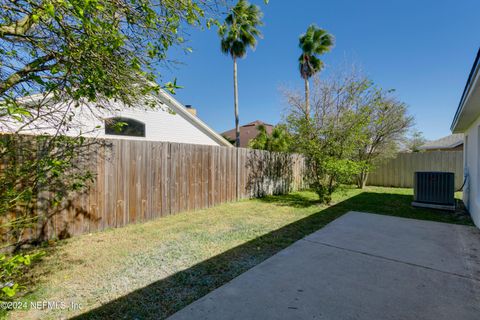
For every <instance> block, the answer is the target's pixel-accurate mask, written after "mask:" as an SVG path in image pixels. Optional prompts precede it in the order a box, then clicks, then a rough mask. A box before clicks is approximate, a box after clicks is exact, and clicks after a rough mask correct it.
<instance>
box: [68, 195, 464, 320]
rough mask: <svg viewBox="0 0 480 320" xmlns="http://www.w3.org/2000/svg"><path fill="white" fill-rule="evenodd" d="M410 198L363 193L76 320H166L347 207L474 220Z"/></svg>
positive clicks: (295, 202) (301, 202) (298, 201)
mask: <svg viewBox="0 0 480 320" xmlns="http://www.w3.org/2000/svg"><path fill="white" fill-rule="evenodd" d="M275 198H276V199H275ZM261 201H266V202H269V203H278V205H288V203H290V205H292V206H307V205H313V204H312V199H308V198H305V197H303V199H302V197H301V196H300V195H295V194H293V195H289V196H281V197H266V198H263V199H261ZM411 201H412V196H408V195H399V194H385V193H373V192H364V193H361V194H359V195H357V196H354V197H351V198H349V199H347V200H345V201H342V202H340V203H338V204H335V205H333V206H330V207H327V208H324V209H322V208H319V211H318V212H316V213H314V214H311V215H310V216H308V217H306V218H303V219H301V220H298V221H296V222H293V223H291V224H289V225H287V226H285V227H282V228H280V229H277V230H275V231H272V232H270V233H268V234H265V235H263V236H260V237H258V238H256V239H253V240H251V241H249V242H246V243H244V244H242V245H240V246H237V247H235V248H233V249H230V250H228V251H226V252H224V253H222V254H220V255H217V256H215V257H212V258H210V259H208V260H205V261H203V262H201V263H199V264H197V265H194V266H193V267H191V268H189V269H186V270H182V271H179V272H177V273H175V274H173V275H171V276H169V277H167V278H165V279H162V280H159V281H157V282H154V283H152V284H150V285H148V286H146V287H143V288H141V289H137V290H135V291H133V292H131V293H129V294H127V295H125V296H123V297H120V298H118V299H115V300H112V301H110V302H108V303H106V304H104V305H102V306H100V307H98V308H96V309H93V310H90V311H87V312H85V313H83V314H81V315H79V316H76V317H75V318H74V319H164V318H166V317H168V316H170V315H172V314H173V313H175V312H176V311H179V310H180V309H182V308H184V307H185V306H187V305H188V304H190V303H192V302H193V301H195V300H197V299H199V298H201V297H202V296H204V295H206V294H207V293H209V292H211V291H212V290H214V289H216V288H218V287H220V286H221V285H223V284H225V283H226V282H228V281H230V280H232V279H233V278H235V277H236V276H238V275H240V274H241V273H243V272H245V271H247V270H248V269H250V268H252V267H254V266H255V265H257V264H259V263H260V262H262V261H264V260H265V259H267V258H269V257H271V256H272V255H274V254H275V253H277V252H279V251H280V250H282V249H284V248H286V247H288V246H289V245H291V244H292V243H294V242H295V241H297V240H300V239H302V238H303V237H305V236H307V235H308V234H310V233H313V232H315V231H317V230H318V229H320V228H322V227H323V226H325V225H326V224H328V223H329V222H331V221H333V220H335V219H337V218H338V217H340V216H341V215H343V214H345V213H347V212H348V211H366V212H372V213H380V214H386V215H392V216H399V217H405V218H417V219H424V220H434V221H441V222H451V223H460V224H471V221H464V220H457V219H456V217H455V216H454V215H452V214H449V213H445V212H439V211H433V210H428V209H417V208H412V207H411V206H410V202H411ZM159 263H161V262H160V261H159Z"/></svg>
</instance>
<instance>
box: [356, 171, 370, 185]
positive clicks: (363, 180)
mask: <svg viewBox="0 0 480 320" xmlns="http://www.w3.org/2000/svg"><path fill="white" fill-rule="evenodd" d="M367 178H368V171H362V172H360V174H359V175H358V179H357V186H358V188H359V189H364V188H365V186H366V185H367Z"/></svg>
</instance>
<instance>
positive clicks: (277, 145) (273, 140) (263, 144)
mask: <svg viewBox="0 0 480 320" xmlns="http://www.w3.org/2000/svg"><path fill="white" fill-rule="evenodd" d="M258 131H259V133H258V135H257V136H256V137H255V138H253V139H252V140H250V142H249V147H250V148H252V149H260V150H267V151H273V152H288V151H289V150H290V144H291V137H290V134H289V132H288V130H287V127H286V126H285V125H277V126H275V127H274V128H273V130H272V133H271V134H268V132H267V129H266V128H265V126H264V125H260V126H258Z"/></svg>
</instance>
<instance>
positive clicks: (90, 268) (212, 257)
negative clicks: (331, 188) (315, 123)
mask: <svg viewBox="0 0 480 320" xmlns="http://www.w3.org/2000/svg"><path fill="white" fill-rule="evenodd" d="M411 195H412V190H411V189H397V188H395V189H394V188H373V187H370V188H367V189H366V190H363V191H360V190H357V189H346V190H344V191H341V192H337V193H336V194H334V197H333V203H332V205H331V206H328V207H327V206H322V205H319V204H318V202H317V200H316V199H317V197H316V195H315V194H314V193H312V192H297V193H292V194H290V195H286V196H275V197H266V198H263V199H255V200H245V201H240V202H237V203H230V204H224V205H220V206H217V207H215V208H210V209H205V210H200V211H196V212H191V213H183V214H178V215H175V216H170V217H167V218H163V219H159V220H155V221H150V222H146V223H143V224H136V225H130V226H127V227H124V228H120V229H110V230H106V231H103V232H98V233H94V234H89V235H83V236H79V237H75V238H72V239H68V240H65V241H60V242H57V243H56V244H55V245H53V246H52V247H51V248H49V249H47V250H48V255H47V256H46V257H45V258H44V259H43V261H42V262H41V263H39V264H37V265H36V267H35V269H34V270H33V274H34V275H35V276H36V277H37V278H39V280H37V284H36V286H35V290H34V291H33V292H32V293H30V294H28V295H27V296H25V297H24V299H25V301H57V302H64V303H66V305H67V306H68V305H69V304H70V303H71V302H75V303H77V304H81V307H82V308H81V310H76V311H75V310H58V309H57V310H55V311H48V312H47V311H45V310H43V311H41V310H32V309H30V310H27V311H25V310H24V311H12V312H10V313H9V314H8V316H9V317H10V318H13V319H20V318H21V319H38V318H47V319H49V318H55V319H56V318H59V317H64V318H69V317H72V316H78V318H79V319H146V318H147V319H148V318H151V319H162V318H165V317H167V316H169V315H171V314H173V313H174V312H176V311H178V310H180V309H181V308H183V307H184V306H186V305H187V304H189V303H191V302H193V301H194V300H196V299H198V298H200V297H202V296H203V295H205V294H206V293H208V292H210V291H212V290H213V289H215V288H217V287H219V286H220V285H222V284H224V283H226V282H228V281H229V280H231V279H233V278H234V277H236V276H238V275H239V274H241V273H243V272H245V271H246V270H248V269H250V268H251V267H253V266H255V265H257V264H258V263H260V262H262V261H263V260H265V259H267V258H268V257H270V256H272V255H273V254H275V253H277V252H278V251H280V250H281V249H283V248H285V247H287V246H288V245H290V244H292V243H293V242H295V241H297V240H299V239H301V238H303V237H304V236H306V235H308V234H310V233H312V232H314V231H316V230H318V229H319V228H321V227H323V226H324V225H326V224H327V223H329V222H331V221H332V220H334V219H336V218H338V217H339V216H341V215H342V214H344V213H346V212H348V211H351V210H356V211H365V212H374V213H381V214H386V215H394V216H400V217H406V218H417V219H426V220H435V221H441V222H449V223H460V224H471V221H470V220H465V219H463V220H460V219H458V218H456V217H455V216H453V215H451V214H448V213H444V212H439V211H432V210H427V209H415V208H412V207H411V206H410V202H411V201H412V196H411Z"/></svg>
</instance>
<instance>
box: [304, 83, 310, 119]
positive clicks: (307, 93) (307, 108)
mask: <svg viewBox="0 0 480 320" xmlns="http://www.w3.org/2000/svg"><path fill="white" fill-rule="evenodd" d="M305 116H306V117H307V119H308V118H309V117H310V83H309V82H308V78H307V77H305Z"/></svg>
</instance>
